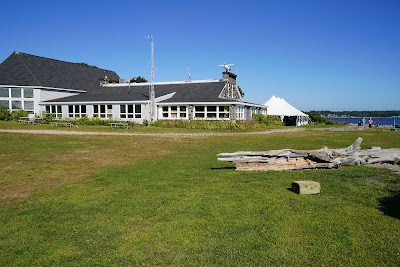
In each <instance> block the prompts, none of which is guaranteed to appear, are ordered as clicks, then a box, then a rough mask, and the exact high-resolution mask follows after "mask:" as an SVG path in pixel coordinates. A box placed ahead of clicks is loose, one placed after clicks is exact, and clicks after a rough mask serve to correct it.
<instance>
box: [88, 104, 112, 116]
mask: <svg viewBox="0 0 400 267" xmlns="http://www.w3.org/2000/svg"><path fill="white" fill-rule="evenodd" d="M103 108H104V109H103ZM96 109H97V112H95V110H96ZM102 110H104V111H102ZM112 116H113V113H112V105H111V104H99V105H93V117H94V118H100V119H112Z"/></svg>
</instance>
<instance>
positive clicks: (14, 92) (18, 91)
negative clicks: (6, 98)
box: [11, 88, 21, 98]
mask: <svg viewBox="0 0 400 267" xmlns="http://www.w3.org/2000/svg"><path fill="white" fill-rule="evenodd" d="M11 97H17V98H21V88H11Z"/></svg>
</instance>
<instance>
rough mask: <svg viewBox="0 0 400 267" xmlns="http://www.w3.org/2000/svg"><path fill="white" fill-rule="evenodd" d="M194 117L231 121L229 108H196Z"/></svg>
mask: <svg viewBox="0 0 400 267" xmlns="http://www.w3.org/2000/svg"><path fill="white" fill-rule="evenodd" d="M193 111H194V117H195V118H201V119H215V118H220V119H229V106H194V110H193Z"/></svg>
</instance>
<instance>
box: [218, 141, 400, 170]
mask: <svg viewBox="0 0 400 267" xmlns="http://www.w3.org/2000/svg"><path fill="white" fill-rule="evenodd" d="M362 140H363V139H362V138H361V137H359V138H358V139H357V140H356V141H355V142H354V143H353V144H352V145H351V146H349V147H347V148H341V149H329V148H327V147H323V148H322V149H320V150H311V151H306V150H293V149H282V150H268V151H261V152H251V151H250V152H235V153H221V154H218V160H221V161H229V162H234V163H235V166H236V170H239V171H255V170H276V171H283V170H305V169H332V168H339V167H340V166H350V165H366V164H377V163H390V164H400V149H394V148H393V149H381V148H380V147H372V148H370V149H367V150H361V147H360V144H361V142H362Z"/></svg>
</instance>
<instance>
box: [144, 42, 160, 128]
mask: <svg viewBox="0 0 400 267" xmlns="http://www.w3.org/2000/svg"><path fill="white" fill-rule="evenodd" d="M146 39H148V40H150V43H151V68H150V74H151V80H150V119H151V121H155V120H156V119H157V105H156V100H155V99H156V92H155V91H154V37H153V35H148V36H146Z"/></svg>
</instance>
